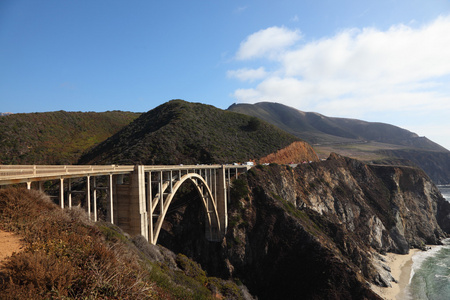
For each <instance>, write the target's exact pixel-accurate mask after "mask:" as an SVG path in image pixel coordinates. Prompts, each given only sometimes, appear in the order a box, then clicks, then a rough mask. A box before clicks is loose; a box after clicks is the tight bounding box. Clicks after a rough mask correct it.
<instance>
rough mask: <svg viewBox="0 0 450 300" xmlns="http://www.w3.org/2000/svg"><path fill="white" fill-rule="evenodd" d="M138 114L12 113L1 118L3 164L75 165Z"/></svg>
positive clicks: (1, 158) (114, 112)
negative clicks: (91, 149) (82, 156)
mask: <svg viewBox="0 0 450 300" xmlns="http://www.w3.org/2000/svg"><path fill="white" fill-rule="evenodd" d="M138 116H139V114H137V113H131V112H122V111H108V112H103V113H95V112H66V111H55V112H45V113H30V114H12V115H8V116H3V117H1V118H0V164H72V163H75V162H76V161H77V160H78V158H79V157H80V156H81V154H82V153H83V152H84V151H86V150H87V149H89V148H91V147H93V146H95V145H96V144H98V143H100V142H102V141H103V140H105V139H107V138H109V137H110V136H111V135H113V134H114V133H116V132H117V131H119V130H120V129H121V128H122V127H124V126H125V125H127V124H129V123H130V122H131V121H133V120H134V119H135V118H137V117H138Z"/></svg>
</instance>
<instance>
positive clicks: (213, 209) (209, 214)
mask: <svg viewBox="0 0 450 300" xmlns="http://www.w3.org/2000/svg"><path fill="white" fill-rule="evenodd" d="M186 181H189V182H192V183H193V185H194V187H195V189H196V190H197V192H198V194H199V196H200V198H201V200H202V203H203V207H204V209H205V212H206V221H207V224H206V226H207V228H206V229H205V234H206V238H207V239H209V240H218V239H219V235H220V232H221V227H220V226H221V224H220V219H219V213H218V209H217V202H216V199H214V197H213V193H212V192H211V189H210V187H209V185H208V183H207V182H206V180H205V179H204V178H203V177H202V176H201V175H199V174H197V173H188V174H185V175H183V176H181V178H178V179H177V180H176V181H175V184H173V185H170V183H168V182H166V183H165V184H164V185H163V186H162V189H161V190H160V192H159V193H157V194H156V195H155V197H154V198H153V200H152V201H151V202H152V204H151V205H150V206H151V213H150V217H149V219H150V220H149V227H150V235H149V239H150V242H151V243H152V244H156V242H157V240H158V236H159V233H160V231H161V227H162V224H163V222H164V219H165V217H166V214H167V211H168V210H169V207H170V204H171V203H172V200H173V199H174V197H175V195H176V193H177V191H178V189H179V188H180V187H181V186H182V185H183V184H184V183H185V182H186ZM169 186H170V187H171V189H170V190H171V191H170V192H169V193H166V191H167V190H168V189H169ZM164 195H166V196H164ZM159 201H162V203H161V204H160V208H159V214H157V220H156V222H154V221H153V218H154V215H155V213H154V212H155V211H156V209H157V204H158V202H159ZM153 203H155V204H156V205H154V204H153Z"/></svg>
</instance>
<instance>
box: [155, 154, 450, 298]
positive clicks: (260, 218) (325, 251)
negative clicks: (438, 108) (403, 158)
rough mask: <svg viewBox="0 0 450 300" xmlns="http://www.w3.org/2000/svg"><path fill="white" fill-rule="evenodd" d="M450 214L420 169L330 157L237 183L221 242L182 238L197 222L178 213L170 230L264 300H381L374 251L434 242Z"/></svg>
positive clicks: (215, 270) (194, 253)
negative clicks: (375, 286)
mask: <svg viewBox="0 0 450 300" xmlns="http://www.w3.org/2000/svg"><path fill="white" fill-rule="evenodd" d="M198 208H199V209H200V210H201V206H200V205H198ZM187 210H188V209H186V211H187ZM190 215H191V217H192V216H195V218H197V220H201V219H202V218H203V220H204V216H202V214H201V213H199V212H197V213H195V214H190ZM449 215H450V205H448V202H446V201H445V200H444V199H443V198H442V196H441V195H440V193H439V191H438V190H437V188H436V187H435V186H434V184H433V183H432V182H431V180H430V179H429V177H428V176H427V175H426V174H425V173H424V172H423V171H421V170H420V169H415V168H411V167H392V166H389V167H383V166H372V165H366V164H364V163H361V162H359V161H357V160H353V159H349V158H345V157H341V156H339V155H336V154H332V155H331V156H330V157H329V159H328V160H327V161H321V162H313V163H307V164H301V165H299V166H297V167H296V168H291V167H289V166H285V165H270V166H262V165H258V166H256V167H255V168H253V169H251V170H250V171H249V172H248V174H246V175H245V176H243V177H241V178H239V179H238V180H236V181H234V184H233V189H232V199H231V203H230V207H229V227H228V233H227V235H226V237H225V239H224V241H223V242H222V243H221V244H218V243H208V242H206V241H204V238H201V239H198V238H197V239H196V238H194V237H193V236H192V235H190V236H189V238H188V239H186V237H187V236H186V235H184V234H187V232H194V229H193V228H192V223H195V222H191V223H190V225H189V226H187V225H182V223H183V222H186V221H185V220H183V216H181V217H180V216H177V217H176V218H174V219H176V220H178V221H177V222H178V223H177V224H178V225H176V226H175V227H174V229H176V230H177V231H178V232H181V233H183V239H184V240H185V241H186V240H188V241H187V242H184V243H183V242H182V241H181V239H180V240H179V241H178V242H177V243H173V245H176V247H177V249H176V252H183V253H187V254H188V256H190V257H193V258H194V259H195V260H197V261H199V262H200V263H201V265H202V266H203V267H204V268H205V269H207V271H208V273H209V274H212V275H215V276H221V277H225V278H230V277H232V278H235V279H236V278H239V279H240V280H241V281H242V282H243V283H244V284H245V285H246V286H247V287H248V288H249V290H250V292H251V293H252V294H254V295H256V296H258V298H259V299H281V298H282V299H296V298H298V297H302V298H304V299H378V296H377V295H375V294H374V293H373V292H372V291H371V290H370V289H369V287H368V283H369V282H370V283H375V284H378V285H380V286H388V285H389V284H390V281H392V280H394V278H392V276H391V275H390V272H389V270H388V269H387V267H386V266H385V265H384V264H383V262H382V261H381V260H380V257H381V256H379V255H378V253H384V252H388V251H390V252H395V253H408V251H409V249H410V248H412V247H416V248H423V247H424V246H425V244H438V243H439V242H440V239H442V238H444V237H446V233H445V232H444V231H443V230H442V229H444V230H446V231H447V232H449V231H448V227H445V226H444V225H445V224H447V225H448V224H449V222H448V220H449ZM184 218H185V219H186V220H187V219H189V217H187V215H185V216H184ZM180 220H182V221H180ZM446 220H447V221H446ZM178 226H180V227H183V228H185V229H182V230H180V227H178ZM200 231H201V230H200ZM200 231H198V232H200ZM198 232H197V233H198ZM191 237H192V239H191ZM172 238H173V237H172ZM161 242H162V243H164V241H163V239H162V240H161Z"/></svg>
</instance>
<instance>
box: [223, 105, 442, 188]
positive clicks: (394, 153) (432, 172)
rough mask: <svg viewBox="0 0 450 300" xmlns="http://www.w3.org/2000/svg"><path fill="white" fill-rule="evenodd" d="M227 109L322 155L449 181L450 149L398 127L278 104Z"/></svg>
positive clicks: (236, 106) (439, 180)
mask: <svg viewBox="0 0 450 300" xmlns="http://www.w3.org/2000/svg"><path fill="white" fill-rule="evenodd" d="M228 110H229V111H233V112H239V113H243V114H246V115H249V116H254V117H257V118H260V119H262V120H265V121H267V122H269V123H272V124H274V125H276V126H278V127H279V128H281V129H283V130H285V131H287V132H289V133H291V134H293V135H295V136H297V137H299V138H301V139H303V140H305V141H307V142H309V143H310V144H312V146H313V147H314V149H315V150H316V152H317V153H318V154H319V155H320V156H321V157H327V156H328V155H329V154H330V153H331V152H336V153H339V154H342V155H345V156H348V157H352V158H356V159H360V160H363V161H370V162H373V163H389V164H405V159H407V160H409V161H410V162H408V163H406V164H411V162H412V163H413V164H415V165H417V166H419V167H421V168H422V169H424V170H425V172H426V173H427V174H428V175H429V176H431V178H432V179H433V180H434V181H435V182H436V183H449V182H450V151H448V150H447V149H445V148H444V147H442V146H440V145H438V144H436V143H434V142H432V141H430V140H429V139H427V138H426V137H419V136H418V135H417V134H415V133H413V132H411V131H408V130H405V129H402V128H399V127H397V126H393V125H389V124H384V123H375V122H365V121H361V120H356V119H346V118H333V117H327V116H324V115H321V114H318V113H314V112H303V111H300V110H297V109H295V108H292V107H289V106H285V105H282V104H279V103H269V102H261V103H256V104H233V105H231V106H230V107H229V108H228Z"/></svg>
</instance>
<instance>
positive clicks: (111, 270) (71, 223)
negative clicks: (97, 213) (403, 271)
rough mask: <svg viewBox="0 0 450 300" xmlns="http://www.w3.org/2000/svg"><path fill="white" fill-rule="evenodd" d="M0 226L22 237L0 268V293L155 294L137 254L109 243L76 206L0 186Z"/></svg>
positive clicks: (18, 295) (51, 295) (19, 295)
mask: <svg viewBox="0 0 450 300" xmlns="http://www.w3.org/2000/svg"><path fill="white" fill-rule="evenodd" d="M80 217H81V218H80ZM0 226H1V228H2V229H3V230H7V231H14V232H17V233H18V234H19V235H21V236H22V237H23V238H24V241H25V249H24V251H22V252H20V253H16V254H14V255H13V256H12V257H11V258H10V259H9V260H8V261H6V263H5V268H4V270H3V271H2V273H1V274H0V298H1V299H49V298H71V299H152V298H153V293H154V292H153V284H152V283H151V282H146V281H145V280H144V276H143V272H142V271H140V270H141V268H140V265H139V263H138V262H139V260H138V257H137V255H136V254H135V253H133V252H131V251H130V250H128V249H127V248H126V247H125V246H123V245H122V244H120V243H110V244H108V243H107V242H106V241H105V240H104V239H102V234H101V232H100V231H99V230H98V228H97V227H96V226H93V224H88V223H87V221H86V219H85V218H84V217H83V214H82V213H80V211H77V210H67V211H63V210H61V209H60V208H58V207H57V206H56V205H54V204H53V203H51V202H50V201H49V200H48V199H47V198H46V197H45V195H43V194H40V193H38V192H35V191H25V190H20V189H8V190H1V191H0Z"/></svg>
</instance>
